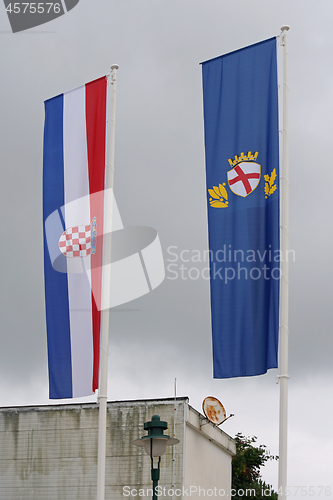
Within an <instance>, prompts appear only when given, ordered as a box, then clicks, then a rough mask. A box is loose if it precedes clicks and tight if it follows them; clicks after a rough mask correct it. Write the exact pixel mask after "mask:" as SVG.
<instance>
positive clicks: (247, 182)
mask: <svg viewBox="0 0 333 500" xmlns="http://www.w3.org/2000/svg"><path fill="white" fill-rule="evenodd" d="M260 170H261V167H260V165H259V163H254V162H252V161H248V162H246V161H243V162H241V163H239V164H238V165H236V166H235V167H234V168H233V169H232V170H229V171H228V172H227V177H228V183H229V187H230V189H231V191H232V192H233V193H235V194H237V195H238V196H242V197H243V198H245V196H247V195H248V194H251V193H252V191H254V189H255V188H256V187H257V186H258V184H259V181H260Z"/></svg>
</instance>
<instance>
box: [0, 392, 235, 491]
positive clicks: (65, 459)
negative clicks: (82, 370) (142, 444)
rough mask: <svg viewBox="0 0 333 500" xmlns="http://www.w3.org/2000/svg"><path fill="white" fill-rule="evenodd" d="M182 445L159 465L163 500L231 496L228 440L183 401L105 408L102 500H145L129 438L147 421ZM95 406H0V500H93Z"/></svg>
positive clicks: (144, 461)
mask: <svg viewBox="0 0 333 500" xmlns="http://www.w3.org/2000/svg"><path fill="white" fill-rule="evenodd" d="M156 414H157V415H159V416H160V417H161V420H165V421H167V422H168V430H167V431H166V432H165V433H166V434H168V435H169V436H171V437H173V436H175V437H176V438H177V439H179V440H180V443H178V444H177V445H175V446H170V447H167V451H166V453H165V455H163V456H162V459H161V478H160V481H159V487H160V490H159V491H160V493H161V498H163V497H164V496H166V497H173V498H186V497H191V498H193V499H196V498H202V497H203V496H210V497H213V498H215V497H218V498H220V497H223V496H227V494H228V493H230V488H231V458H232V456H233V455H234V454H235V451H236V449H235V443H234V441H233V439H232V438H231V437H230V436H228V435H227V434H226V433H225V432H223V431H222V430H221V429H220V428H218V427H216V426H215V425H213V424H211V423H210V422H208V421H207V420H206V419H205V417H203V416H202V415H200V413H199V412H197V411H196V410H195V409H193V408H192V407H191V406H190V405H189V400H188V398H186V397H183V398H175V399H156V400H138V401H116V402H108V406H107V445H106V489H105V497H106V499H117V500H120V499H122V500H124V499H126V498H128V499H130V500H131V499H133V498H136V497H140V498H142V497H143V498H149V499H150V498H151V496H152V495H151V493H152V481H151V475H150V474H151V473H150V468H151V464H150V459H149V457H148V456H147V455H146V453H145V452H144V449H143V448H138V447H136V446H134V445H133V440H135V439H138V438H139V437H141V436H143V435H145V434H146V432H145V431H144V429H143V425H144V422H147V421H149V420H150V419H151V417H152V416H153V415H156ZM97 436H98V405H97V404H96V403H87V404H66V405H50V406H33V407H14V408H0V500H74V499H75V500H94V499H95V498H96V481H97V440H98V439H97Z"/></svg>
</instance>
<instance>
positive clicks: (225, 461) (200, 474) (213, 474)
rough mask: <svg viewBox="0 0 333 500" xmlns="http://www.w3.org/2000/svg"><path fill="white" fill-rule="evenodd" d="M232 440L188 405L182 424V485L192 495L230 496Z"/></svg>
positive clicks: (196, 496)
mask: <svg viewBox="0 0 333 500" xmlns="http://www.w3.org/2000/svg"><path fill="white" fill-rule="evenodd" d="M235 452H236V449H235V443H234V441H233V440H232V439H231V438H230V436H228V435H227V434H225V433H224V432H223V431H222V430H221V429H219V428H218V427H216V426H215V425H213V424H211V423H210V422H207V420H206V419H203V418H202V416H201V415H200V414H199V413H198V412H196V411H195V410H193V408H191V407H189V412H188V417H187V421H186V427H185V453H184V455H185V463H184V465H185V469H184V488H185V490H187V491H188V495H190V496H191V499H193V500H195V499H199V498H200V499H201V500H202V498H205V497H210V498H223V497H224V498H226V497H227V496H228V497H230V488H231V458H232V456H233V455H234V454H235Z"/></svg>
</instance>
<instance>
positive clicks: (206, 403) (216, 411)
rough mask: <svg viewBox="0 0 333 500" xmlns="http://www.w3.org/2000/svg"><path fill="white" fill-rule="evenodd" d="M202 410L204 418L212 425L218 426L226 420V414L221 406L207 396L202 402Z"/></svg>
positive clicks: (216, 400) (217, 401)
mask: <svg viewBox="0 0 333 500" xmlns="http://www.w3.org/2000/svg"><path fill="white" fill-rule="evenodd" d="M202 409H203V412H204V414H205V417H206V418H207V419H208V420H209V421H210V422H212V424H215V425H220V424H222V422H224V420H226V417H227V414H226V412H225V409H224V406H223V404H222V403H221V402H220V401H219V400H218V399H217V398H214V397H213V396H208V397H207V398H205V399H204V400H203V402H202Z"/></svg>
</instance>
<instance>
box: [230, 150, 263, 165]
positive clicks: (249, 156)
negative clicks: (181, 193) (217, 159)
mask: <svg viewBox="0 0 333 500" xmlns="http://www.w3.org/2000/svg"><path fill="white" fill-rule="evenodd" d="M257 156H258V151H256V152H255V153H254V154H251V151H248V153H247V155H245V154H244V153H241V154H240V156H237V155H235V159H234V160H232V159H231V158H229V160H228V162H229V163H230V165H231V167H235V166H236V165H238V163H241V162H242V161H256V159H257Z"/></svg>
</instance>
